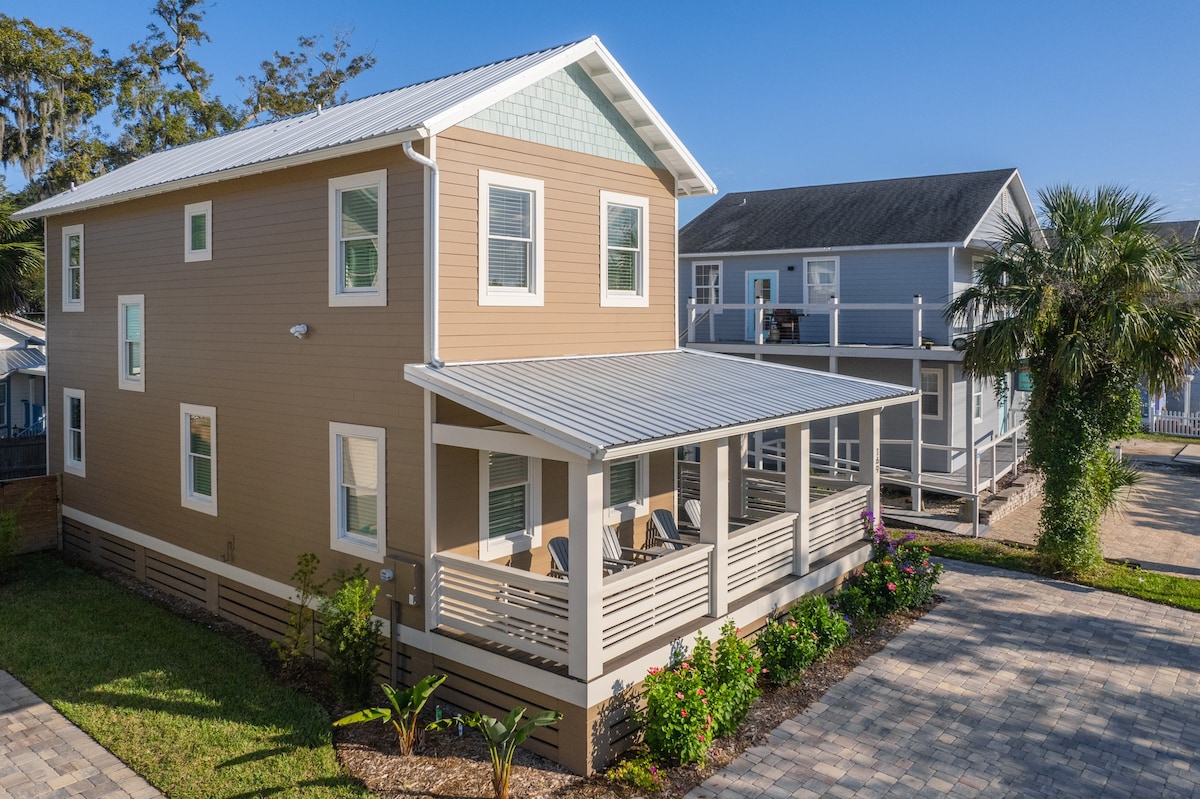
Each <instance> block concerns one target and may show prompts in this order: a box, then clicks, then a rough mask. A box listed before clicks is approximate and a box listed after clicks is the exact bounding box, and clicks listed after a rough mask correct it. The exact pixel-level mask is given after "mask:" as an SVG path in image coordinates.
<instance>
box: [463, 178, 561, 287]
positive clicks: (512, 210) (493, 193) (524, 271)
mask: <svg viewBox="0 0 1200 799" xmlns="http://www.w3.org/2000/svg"><path fill="white" fill-rule="evenodd" d="M543 193H544V184H543V182H542V181H540V180H533V179H531V178H523V177H516V176H513V175H501V174H497V173H495V172H487V171H484V170H480V172H479V304H480V305H541V304H542V303H543V299H544V290H543V282H544V279H545V264H544V263H543V251H544V245H543V242H544V234H543V231H542V225H543V218H544V217H543V202H542V195H543Z"/></svg>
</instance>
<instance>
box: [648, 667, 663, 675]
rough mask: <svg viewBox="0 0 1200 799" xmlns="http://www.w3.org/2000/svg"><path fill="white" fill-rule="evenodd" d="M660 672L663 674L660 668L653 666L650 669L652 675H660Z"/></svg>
mask: <svg viewBox="0 0 1200 799" xmlns="http://www.w3.org/2000/svg"><path fill="white" fill-rule="evenodd" d="M660 672H662V669H660V668H659V667H658V666H651V667H650V673H651V674H659V673H660Z"/></svg>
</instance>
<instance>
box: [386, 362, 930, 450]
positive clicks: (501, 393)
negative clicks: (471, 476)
mask: <svg viewBox="0 0 1200 799" xmlns="http://www.w3.org/2000/svg"><path fill="white" fill-rule="evenodd" d="M404 376H405V378H406V379H407V380H409V381H410V382H413V383H416V384H417V385H419V386H421V387H422V388H427V389H429V390H430V391H433V392H434V393H436V394H439V395H441V396H444V397H446V398H448V399H451V400H453V401H455V402H457V403H459V404H462V405H465V406H467V407H469V408H473V409H474V410H477V411H479V412H480V413H483V414H486V415H487V416H490V417H491V418H493V419H496V420H497V421H499V422H502V423H505V424H508V425H511V426H512V427H514V428H516V429H518V430H520V431H522V432H525V433H528V434H530V435H532V436H535V437H537V438H539V439H542V440H544V441H548V442H550V443H551V444H554V445H555V446H558V447H560V448H562V449H565V450H568V451H570V452H572V453H574V454H576V455H579V456H582V457H585V458H598V459H603V460H608V459H612V458H617V457H622V456H625V455H632V454H636V453H639V452H649V451H652V450H658V449H663V448H665V447H670V446H677V445H680V446H681V445H686V444H694V443H698V442H700V441H703V440H705V439H710V438H714V437H716V436H717V435H733V434H735V433H745V432H751V431H753V430H762V429H765V428H769V427H777V426H780V425H783V424H790V423H792V422H798V421H804V420H806V419H823V418H827V417H830V416H837V415H839V414H843V413H852V412H854V411H857V410H866V409H869V408H877V407H883V406H886V405H895V404H898V403H905V402H912V401H914V400H915V399H916V397H917V392H916V390H915V389H913V388H911V387H908V386H898V385H893V384H890V383H880V382H876V381H873V380H863V379H860V378H856V377H846V376H844V375H835V374H829V373H827V372H817V371H812V370H809V369H799V368H796V367H792V366H783V365H781V364H773V363H768V362H765V361H755V360H751V359H748V358H735V357H732V356H728V355H717V354H713V353H707V352H698V351H695V350H683V349H681V350H671V351H665V352H648V353H637V354H629V355H601V356H591V357H574V358H546V359H534V360H520V361H496V362H489V363H461V364H446V365H445V366H442V367H435V366H432V365H429V364H410V365H408V366H405V367H404Z"/></svg>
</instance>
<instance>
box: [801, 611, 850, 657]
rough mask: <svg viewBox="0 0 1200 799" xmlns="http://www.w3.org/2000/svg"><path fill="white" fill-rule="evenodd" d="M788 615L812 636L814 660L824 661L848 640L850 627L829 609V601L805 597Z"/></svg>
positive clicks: (840, 616) (838, 614)
mask: <svg viewBox="0 0 1200 799" xmlns="http://www.w3.org/2000/svg"><path fill="white" fill-rule="evenodd" d="M788 615H790V616H791V617H792V619H794V620H795V622H796V624H798V625H799V626H800V627H802V628H804V629H807V630H808V631H810V632H811V633H812V634H813V640H814V641H815V642H816V647H817V656H816V660H824V659H825V658H827V657H829V655H830V653H831V652H833V650H835V649H837V648H838V647H839V646H841V645H842V644H844V643H846V641H847V640H849V638H850V625H849V623H848V622H847V621H846V619H844V618H843V617H842V615H841V614H840V613H837V612H835V611H834V610H833V609H832V608H830V607H829V600H828V599H826V598H825V597H823V596H820V595H814V596H809V597H805V598H804V599H803V600H802V601H801V602H799V603H797V604H796V605H793V606H792V609H791V611H789V613H788Z"/></svg>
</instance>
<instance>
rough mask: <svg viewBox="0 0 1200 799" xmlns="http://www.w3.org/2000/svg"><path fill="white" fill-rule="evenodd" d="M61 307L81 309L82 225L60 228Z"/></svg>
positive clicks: (66, 309) (74, 309) (64, 309)
mask: <svg viewBox="0 0 1200 799" xmlns="http://www.w3.org/2000/svg"><path fill="white" fill-rule="evenodd" d="M62 260H63V268H62V281H63V293H62V309H63V311H82V310H83V225H70V226H68V227H64V228H63V229H62Z"/></svg>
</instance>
